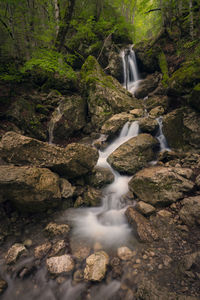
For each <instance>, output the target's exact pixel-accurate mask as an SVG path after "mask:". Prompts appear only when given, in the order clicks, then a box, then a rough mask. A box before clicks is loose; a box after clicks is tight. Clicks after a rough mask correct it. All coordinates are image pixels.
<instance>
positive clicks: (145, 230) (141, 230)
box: [125, 207, 159, 242]
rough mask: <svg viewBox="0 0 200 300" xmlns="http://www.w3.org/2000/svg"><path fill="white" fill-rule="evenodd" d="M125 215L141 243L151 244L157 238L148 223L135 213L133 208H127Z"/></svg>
mask: <svg viewBox="0 0 200 300" xmlns="http://www.w3.org/2000/svg"><path fill="white" fill-rule="evenodd" d="M125 214H126V217H127V219H128V222H129V223H130V224H131V225H132V226H133V227H134V229H135V230H136V231H137V234H138V236H139V238H140V240H141V241H142V242H152V241H154V240H157V239H158V238H159V237H158V234H157V232H156V231H155V229H154V228H153V226H152V225H151V223H150V221H148V220H147V219H146V218H145V217H144V216H142V215H141V214H140V213H139V212H137V211H136V210H135V209H134V208H133V207H129V208H128V209H127V210H126V213H125Z"/></svg>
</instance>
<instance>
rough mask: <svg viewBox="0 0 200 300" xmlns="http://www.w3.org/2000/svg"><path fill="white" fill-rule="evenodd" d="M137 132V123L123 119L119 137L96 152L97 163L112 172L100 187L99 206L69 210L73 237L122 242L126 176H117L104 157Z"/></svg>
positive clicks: (125, 226) (125, 231)
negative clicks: (111, 180)
mask: <svg viewBox="0 0 200 300" xmlns="http://www.w3.org/2000/svg"><path fill="white" fill-rule="evenodd" d="M138 133H139V125H138V122H137V121H135V122H133V123H132V124H130V122H127V123H126V124H125V125H124V126H123V128H122V130H121V132H120V134H119V136H118V137H117V138H116V139H115V140H114V141H113V142H112V143H111V144H110V145H109V146H108V147H107V148H106V149H105V150H103V151H99V160H98V162H97V166H101V167H106V168H109V169H110V170H111V171H112V173H113V174H114V181H113V183H111V184H109V185H108V186H106V187H105V188H104V189H103V190H102V193H103V197H102V204H101V206H100V207H92V208H85V209H83V208H80V209H76V210H74V211H73V212H71V213H70V216H69V217H68V218H70V220H71V221H72V222H73V224H74V231H73V234H74V235H75V238H78V239H80V238H84V239H85V238H86V239H87V240H88V241H91V242H94V241H99V242H101V243H102V244H103V245H106V246H113V245H120V244H123V243H126V242H127V240H128V239H129V235H130V232H131V229H130V228H129V226H128V224H127V221H126V217H125V215H124V212H125V210H126V207H125V206H126V205H125V204H124V203H123V202H124V201H123V196H124V195H125V194H126V193H128V191H129V188H128V182H129V180H130V178H131V177H130V176H124V175H120V174H119V173H118V172H117V171H115V170H113V169H112V167H111V166H110V165H109V164H108V162H107V158H108V156H109V155H110V154H111V153H112V152H113V151H114V150H115V149H117V148H118V147H119V146H120V145H121V144H123V143H125V142H126V141H128V140H129V139H130V138H132V137H135V136H137V135H138Z"/></svg>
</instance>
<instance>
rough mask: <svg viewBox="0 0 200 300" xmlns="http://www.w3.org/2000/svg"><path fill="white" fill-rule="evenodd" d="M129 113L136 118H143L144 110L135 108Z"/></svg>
mask: <svg viewBox="0 0 200 300" xmlns="http://www.w3.org/2000/svg"><path fill="white" fill-rule="evenodd" d="M129 113H130V114H131V115H133V117H135V118H141V117H143V115H144V110H143V109H142V108H135V109H132V110H130V111H129Z"/></svg>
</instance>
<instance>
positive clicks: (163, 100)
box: [145, 95, 170, 111]
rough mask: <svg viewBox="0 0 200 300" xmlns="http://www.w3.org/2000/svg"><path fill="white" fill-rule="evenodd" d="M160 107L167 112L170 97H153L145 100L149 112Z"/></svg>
mask: <svg viewBox="0 0 200 300" xmlns="http://www.w3.org/2000/svg"><path fill="white" fill-rule="evenodd" d="M158 106H160V107H162V108H163V109H164V111H166V110H167V109H168V107H169V106H170V99H169V97H167V96H157V95H152V96H149V97H148V99H146V100H145V107H146V109H147V110H148V111H151V110H152V109H153V108H156V107H158Z"/></svg>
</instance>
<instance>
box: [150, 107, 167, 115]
mask: <svg viewBox="0 0 200 300" xmlns="http://www.w3.org/2000/svg"><path fill="white" fill-rule="evenodd" d="M164 112H165V110H164V108H163V107H162V106H157V107H155V108H153V109H151V110H150V112H149V116H150V118H158V117H160V116H162V115H163V114H164Z"/></svg>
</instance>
